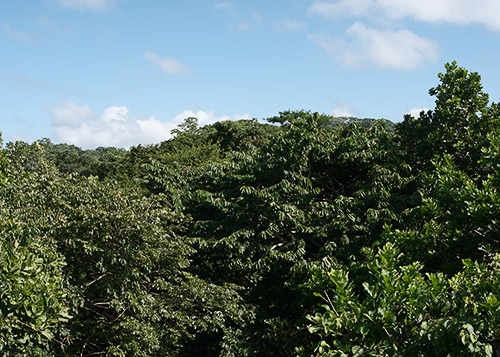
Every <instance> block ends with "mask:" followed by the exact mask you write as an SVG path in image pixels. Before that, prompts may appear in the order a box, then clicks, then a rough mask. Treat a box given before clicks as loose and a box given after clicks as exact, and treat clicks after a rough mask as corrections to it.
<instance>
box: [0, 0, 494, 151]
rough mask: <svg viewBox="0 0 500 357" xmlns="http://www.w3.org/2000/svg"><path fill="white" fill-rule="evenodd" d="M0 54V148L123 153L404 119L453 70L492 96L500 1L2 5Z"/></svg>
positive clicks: (70, 0)
mask: <svg viewBox="0 0 500 357" xmlns="http://www.w3.org/2000/svg"><path fill="white" fill-rule="evenodd" d="M0 48H1V56H0V94H1V98H2V99H1V101H0V103H1V105H0V118H1V119H0V123H1V125H0V131H2V133H3V139H4V141H14V140H26V141H32V140H35V139H39V138H42V137H48V138H50V139H51V140H52V141H53V142H56V143H59V142H66V143H70V144H75V145H78V146H80V147H83V148H95V147H97V146H117V147H129V146H130V145H137V144H139V143H141V144H149V143H158V142H160V141H162V140H165V139H167V138H169V137H170V131H171V130H172V129H173V128H175V126H176V125H178V124H179V123H181V122H182V120H183V119H184V118H185V117H187V116H196V117H198V119H199V121H200V123H201V124H208V123H212V122H214V121H217V120H227V119H239V118H257V119H262V118H267V117H271V116H274V115H276V114H278V112H280V111H284V110H288V109H291V110H299V109H305V110H311V111H318V112H320V113H327V114H334V115H339V116H342V115H345V116H351V115H352V116H358V117H371V118H387V119H389V120H392V121H400V120H401V118H402V116H403V114H405V113H409V112H411V113H414V112H418V110H419V109H420V108H432V107H433V102H434V100H433V98H432V97H429V95H428V90H429V88H431V87H433V86H435V85H436V84H437V73H438V72H441V71H443V69H444V66H443V64H444V63H445V62H451V61H453V60H456V61H457V62H458V64H459V65H460V66H463V67H466V68H467V69H469V70H471V71H476V72H479V73H480V74H481V75H482V78H483V85H484V90H485V91H486V92H487V93H489V94H490V99H491V100H492V101H495V102H497V101H498V100H499V98H500V81H499V66H498V58H499V57H500V56H499V55H500V1H498V0H475V1H472V0H419V1H415V0H336V1H333V0H332V1H326V0H324V1H313V0H286V1H285V0H272V1H269V0H267V1H264V0H239V1H238V0H232V1H231V0H230V1H223V0H220V1H213V0H176V1H160V0H156V1H155V0H148V1H137V0H134V1H132V0H39V1H37V0H16V1H2V2H0Z"/></svg>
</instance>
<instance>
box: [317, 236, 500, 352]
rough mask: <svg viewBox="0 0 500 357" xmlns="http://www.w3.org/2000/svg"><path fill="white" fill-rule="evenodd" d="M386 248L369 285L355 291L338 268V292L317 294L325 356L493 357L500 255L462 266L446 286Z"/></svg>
mask: <svg viewBox="0 0 500 357" xmlns="http://www.w3.org/2000/svg"><path fill="white" fill-rule="evenodd" d="M400 260H401V253H400V252H399V251H398V249H397V248H396V247H395V246H394V245H393V244H391V243H387V244H386V245H385V246H384V247H382V248H381V249H379V250H378V252H377V254H375V255H374V257H373V258H371V259H370V260H369V262H368V263H367V264H366V268H367V269H368V271H369V273H370V278H369V279H367V280H366V281H363V282H362V283H361V284H359V285H358V284H356V285H355V284H353V283H352V282H351V281H350V279H349V273H348V271H346V269H345V268H342V267H340V268H337V269H332V270H331V271H330V273H329V278H330V279H331V281H332V282H333V284H334V288H333V289H332V290H330V291H325V292H323V293H322V294H318V296H321V298H322V299H323V300H324V302H325V303H324V304H322V305H320V307H321V310H322V312H317V313H315V314H314V315H310V316H308V318H309V320H310V321H311V322H312V324H311V325H310V326H309V331H310V332H311V333H317V334H319V335H320V336H322V340H321V341H320V342H319V343H317V345H316V348H315V352H316V354H317V355H325V356H348V355H355V356H361V355H363V356H394V355H398V356H449V355H468V356H492V355H493V346H494V345H496V344H498V343H499V342H500V325H499V322H500V321H499V318H500V303H499V302H498V301H497V298H496V297H497V296H498V294H499V293H500V290H499V289H500V284H499V283H500V280H499V276H500V275H499V273H500V271H499V269H500V265H499V264H500V255H498V254H497V255H495V256H493V257H491V260H490V261H489V263H487V264H478V263H473V262H472V261H470V260H465V261H464V262H463V264H464V266H463V270H462V271H461V272H460V273H458V274H456V275H455V276H454V277H453V278H451V279H447V278H446V277H445V276H444V275H443V274H441V273H436V274H434V273H427V274H424V273H422V272H421V270H422V265H421V264H420V263H418V262H414V263H412V264H410V265H401V264H400Z"/></svg>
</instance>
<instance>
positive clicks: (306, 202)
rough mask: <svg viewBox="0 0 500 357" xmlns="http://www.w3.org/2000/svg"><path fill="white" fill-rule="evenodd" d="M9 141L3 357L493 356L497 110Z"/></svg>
mask: <svg viewBox="0 0 500 357" xmlns="http://www.w3.org/2000/svg"><path fill="white" fill-rule="evenodd" d="M438 79H439V82H438V84H437V85H436V87H434V88H432V89H430V91H429V94H430V95H432V96H434V97H435V109H433V110H431V111H428V112H422V113H421V114H420V116H419V117H418V118H414V117H412V116H409V115H407V116H406V117H405V118H404V120H403V121H402V122H400V123H397V124H393V123H391V122H389V121H386V120H375V119H356V118H334V117H331V116H328V115H321V114H318V113H313V112H308V111H285V112H282V113H279V115H277V116H275V117H272V118H269V119H268V120H267V123H262V122H258V121H255V120H240V121H226V122H219V123H215V124H213V125H207V126H203V127H200V126H198V123H197V120H196V118H188V119H186V120H185V122H184V123H183V124H181V125H180V126H179V127H178V128H177V129H176V130H174V131H173V138H172V139H170V140H167V141H165V142H162V143H159V144H157V145H147V146H136V147H132V148H130V149H128V150H125V149H117V148H97V149H95V150H81V149H79V148H77V147H75V146H72V145H67V144H53V143H51V142H50V140H47V139H43V140H40V141H37V142H34V143H33V144H27V143H24V142H14V143H7V144H5V145H3V146H2V145H1V144H0V354H1V355H4V356H29V355H33V356H98V355H109V356H461V355H464V356H498V355H499V354H500V130H499V128H500V121H499V118H500V107H499V106H498V104H495V103H493V102H490V100H489V97H488V95H487V94H486V93H484V92H483V89H482V85H481V77H480V76H479V74H477V73H474V72H469V71H468V70H466V69H464V68H461V67H459V66H458V65H457V64H456V63H455V62H453V63H449V64H446V65H445V71H444V73H440V74H439V75H438Z"/></svg>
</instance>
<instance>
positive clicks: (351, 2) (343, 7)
mask: <svg viewBox="0 0 500 357" xmlns="http://www.w3.org/2000/svg"><path fill="white" fill-rule="evenodd" d="M374 5H375V2H374V1H373V0H341V1H337V2H325V1H317V2H314V3H312V4H311V6H310V7H309V12H310V13H312V14H317V15H321V16H323V17H325V18H331V19H338V18H341V17H344V16H353V17H359V16H365V15H367V14H368V13H369V9H370V8H372V7H373V6H374Z"/></svg>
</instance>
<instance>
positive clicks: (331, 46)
mask: <svg viewBox="0 0 500 357" xmlns="http://www.w3.org/2000/svg"><path fill="white" fill-rule="evenodd" d="M309 38H310V39H311V40H312V41H313V42H314V43H316V44H317V45H318V46H320V47H322V48H323V49H324V50H325V51H327V52H328V54H329V55H330V56H331V57H332V58H333V59H334V60H335V61H337V62H339V63H342V64H344V65H346V66H348V67H352V68H363V67H367V66H375V67H378V68H385V69H394V70H400V71H408V70H413V69H416V68H418V67H419V66H421V65H422V64H423V63H425V62H427V61H431V62H434V61H436V60H437V58H438V46H437V44H435V43H434V42H432V41H430V40H428V39H425V38H423V37H420V36H418V35H416V34H414V33H413V32H411V31H409V30H399V31H380V30H377V29H374V28H370V27H366V26H365V25H363V24H361V23H355V24H354V25H352V26H351V27H349V28H348V29H347V31H346V37H345V38H342V37H338V36H337V37H331V36H329V35H327V34H324V33H319V34H312V35H310V36H309Z"/></svg>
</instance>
